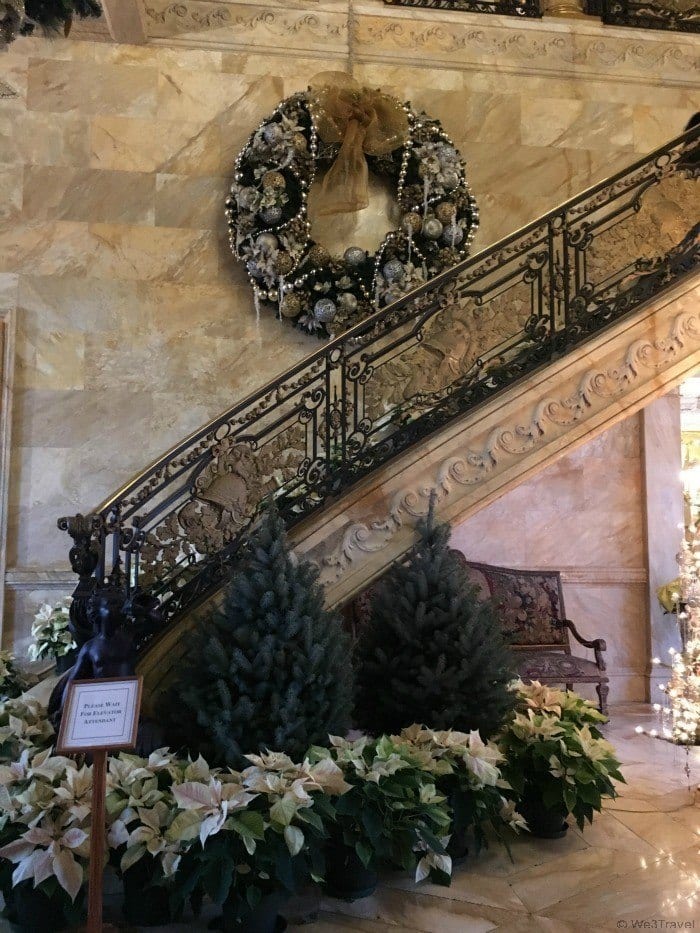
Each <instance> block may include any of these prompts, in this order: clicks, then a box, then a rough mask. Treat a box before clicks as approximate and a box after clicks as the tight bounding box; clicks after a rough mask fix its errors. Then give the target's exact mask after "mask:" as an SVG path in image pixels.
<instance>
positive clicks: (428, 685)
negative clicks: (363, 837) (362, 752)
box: [356, 497, 515, 736]
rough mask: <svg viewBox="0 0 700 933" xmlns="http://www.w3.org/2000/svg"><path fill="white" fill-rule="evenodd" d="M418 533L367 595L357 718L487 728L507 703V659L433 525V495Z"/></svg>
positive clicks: (386, 725)
mask: <svg viewBox="0 0 700 933" xmlns="http://www.w3.org/2000/svg"><path fill="white" fill-rule="evenodd" d="M419 531H420V540H419V542H418V544H417V545H416V546H415V548H414V549H413V550H412V552H411V554H410V556H409V558H408V560H407V561H405V562H404V563H397V564H395V565H394V566H393V567H392V568H391V569H390V570H389V571H388V573H387V574H386V575H385V576H384V578H383V579H382V580H381V582H380V583H379V584H378V585H377V588H376V591H375V592H374V594H373V595H372V602H371V608H370V618H369V621H368V624H367V626H366V628H365V629H363V631H362V634H361V635H360V638H359V642H358V648H357V679H358V689H357V700H356V718H357V720H358V725H359V726H361V727H362V728H364V729H366V730H368V731H371V732H373V733H380V732H389V733H397V732H399V731H400V730H401V729H402V728H404V727H405V726H408V725H411V724H412V723H414V722H418V723H424V724H425V725H427V726H428V727H430V728H436V729H449V728H454V729H457V730H460V731H465V730H470V729H478V730H479V731H480V732H481V734H482V736H489V735H491V734H492V733H493V732H494V731H495V730H496V729H497V728H498V726H499V725H500V724H501V723H502V722H503V720H504V718H505V716H506V714H507V713H508V711H509V710H511V709H512V708H513V705H514V697H513V694H512V693H511V691H510V690H509V689H508V683H509V681H510V680H512V679H513V677H514V676H515V675H514V672H513V665H512V657H511V655H510V652H509V651H508V649H507V647H506V646H505V645H504V642H503V637H502V634H501V631H500V628H499V625H498V623H497V621H496V619H495V617H494V614H493V610H492V608H491V605H490V603H488V602H481V601H480V600H479V598H478V595H477V594H478V590H477V588H476V587H473V586H471V585H470V584H469V582H468V579H467V576H466V574H465V571H464V568H463V567H462V566H461V565H460V563H459V559H458V558H457V557H456V555H455V554H454V553H453V552H451V551H450V549H449V547H448V541H449V538H450V526H449V524H442V525H436V523H435V519H434V497H433V499H431V503H430V509H429V512H428V518H427V520H426V521H425V522H423V523H421V525H420V526H419Z"/></svg>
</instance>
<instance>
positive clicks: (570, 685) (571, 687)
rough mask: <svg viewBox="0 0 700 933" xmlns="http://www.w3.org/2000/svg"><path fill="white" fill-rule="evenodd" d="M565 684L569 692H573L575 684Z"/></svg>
mask: <svg viewBox="0 0 700 933" xmlns="http://www.w3.org/2000/svg"><path fill="white" fill-rule="evenodd" d="M565 686H566V689H567V690H568V691H569V693H571V692H572V690H573V689H574V685H573V684H565Z"/></svg>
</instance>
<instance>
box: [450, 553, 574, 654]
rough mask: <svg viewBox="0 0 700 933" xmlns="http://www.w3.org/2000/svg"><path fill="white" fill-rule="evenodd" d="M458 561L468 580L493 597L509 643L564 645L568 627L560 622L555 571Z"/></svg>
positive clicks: (558, 581) (558, 583)
mask: <svg viewBox="0 0 700 933" xmlns="http://www.w3.org/2000/svg"><path fill="white" fill-rule="evenodd" d="M462 560H463V563H464V567H465V569H466V571H467V574H468V575H469V578H470V580H472V582H473V583H475V584H476V585H478V586H479V588H480V590H481V592H482V594H483V595H484V596H490V597H491V599H492V600H493V604H494V607H495V609H496V615H497V616H498V619H499V621H500V623H501V625H502V626H503V632H504V634H505V637H506V641H507V642H508V643H509V644H510V645H513V647H520V646H526V645H540V646H542V645H548V646H549V645H551V646H556V647H558V648H568V646H569V633H568V629H567V628H566V626H563V625H562V624H561V622H560V620H561V619H564V618H566V615H565V613H564V596H563V594H562V591H561V578H560V576H559V574H558V573H556V572H549V573H543V572H540V571H533V570H510V569H509V568H507V567H491V566H489V565H488V564H476V563H473V562H472V561H468V560H466V559H464V557H463V558H462Z"/></svg>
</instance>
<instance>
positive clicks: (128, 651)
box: [49, 578, 136, 729]
mask: <svg viewBox="0 0 700 933" xmlns="http://www.w3.org/2000/svg"><path fill="white" fill-rule="evenodd" d="M125 602H126V595H125V592H124V586H123V582H122V581H121V580H119V579H116V578H115V579H110V581H109V582H108V583H107V584H105V585H103V586H97V587H96V588H95V590H94V592H93V593H92V595H91V596H90V598H89V599H88V601H87V618H88V620H89V622H90V624H91V626H92V632H93V635H92V637H91V638H89V639H88V640H87V641H86V642H85V643H84V644H83V646H82V648H81V649H80V651H79V653H78V657H77V659H76V661H75V664H74V665H73V667H72V668H71V669H70V670H69V671H67V672H66V673H65V674H64V675H63V677H62V678H61V679H60V680H59V681H58V683H57V684H56V686H55V687H54V689H53V691H52V693H51V699H50V700H49V718H50V720H51V722H52V724H53V726H54V728H56V729H58V725H59V723H60V721H61V713H62V712H63V705H64V703H65V700H66V697H67V695H68V687H69V686H70V684H71V683H72V682H73V681H74V680H92V679H94V678H99V677H129V676H132V675H133V674H134V673H135V670H136V630H135V627H134V626H133V625H131V624H129V621H128V618H127V614H126V611H125V609H126V607H125Z"/></svg>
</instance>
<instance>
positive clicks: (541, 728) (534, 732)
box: [511, 709, 564, 741]
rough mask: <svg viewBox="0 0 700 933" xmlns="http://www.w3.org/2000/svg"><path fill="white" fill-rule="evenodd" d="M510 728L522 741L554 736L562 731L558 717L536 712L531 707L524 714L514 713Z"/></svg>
mask: <svg viewBox="0 0 700 933" xmlns="http://www.w3.org/2000/svg"><path fill="white" fill-rule="evenodd" d="M511 730H512V731H513V733H514V734H515V735H516V736H518V738H520V739H523V740H524V741H529V740H532V739H538V738H543V739H548V738H556V737H558V736H560V735H561V734H562V732H563V731H564V729H563V727H562V725H561V723H560V720H559V718H558V717H556V716H547V715H546V714H538V713H536V712H535V711H534V710H533V709H529V710H528V711H527V715H526V716H525V715H523V714H522V713H516V715H515V718H514V719H513V722H512V724H511Z"/></svg>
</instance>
